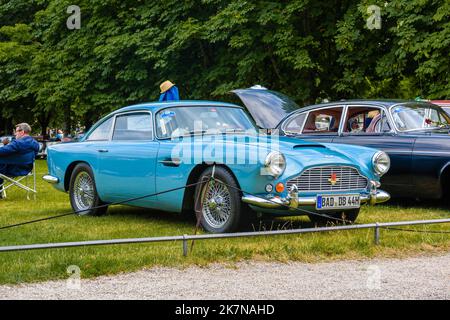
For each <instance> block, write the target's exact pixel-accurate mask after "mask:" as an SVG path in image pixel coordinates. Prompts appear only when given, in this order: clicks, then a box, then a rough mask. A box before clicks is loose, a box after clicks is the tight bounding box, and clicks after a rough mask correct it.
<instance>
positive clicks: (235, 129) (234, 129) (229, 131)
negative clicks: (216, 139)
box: [224, 128, 245, 133]
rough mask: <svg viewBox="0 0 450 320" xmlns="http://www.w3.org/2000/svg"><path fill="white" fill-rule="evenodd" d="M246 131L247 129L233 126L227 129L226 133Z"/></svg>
mask: <svg viewBox="0 0 450 320" xmlns="http://www.w3.org/2000/svg"><path fill="white" fill-rule="evenodd" d="M239 132H240V133H244V132H245V129H240V128H233V129H226V130H225V132H224V133H239Z"/></svg>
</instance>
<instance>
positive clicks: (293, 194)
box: [242, 185, 391, 210]
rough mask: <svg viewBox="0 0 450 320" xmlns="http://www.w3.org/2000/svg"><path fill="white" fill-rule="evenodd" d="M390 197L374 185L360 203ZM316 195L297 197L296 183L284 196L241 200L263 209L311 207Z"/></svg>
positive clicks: (244, 198)
mask: <svg viewBox="0 0 450 320" xmlns="http://www.w3.org/2000/svg"><path fill="white" fill-rule="evenodd" d="M390 198H391V196H390V195H389V193H387V192H385V191H383V190H377V189H376V187H375V185H374V186H373V187H372V190H371V192H370V194H368V195H365V194H363V195H361V197H360V201H361V204H366V203H368V204H370V205H375V204H377V203H383V202H386V201H388V200H389V199H390ZM316 200H317V197H315V196H314V197H299V196H298V189H297V186H296V185H293V186H292V188H291V190H290V191H289V195H288V196H287V197H286V198H279V197H272V198H268V199H264V198H262V197H256V196H253V195H245V196H243V197H242V201H243V202H245V203H248V204H250V205H253V206H255V207H260V208H264V209H285V210H287V209H290V210H295V209H296V208H297V207H311V206H314V207H315V206H316V202H317V201H316Z"/></svg>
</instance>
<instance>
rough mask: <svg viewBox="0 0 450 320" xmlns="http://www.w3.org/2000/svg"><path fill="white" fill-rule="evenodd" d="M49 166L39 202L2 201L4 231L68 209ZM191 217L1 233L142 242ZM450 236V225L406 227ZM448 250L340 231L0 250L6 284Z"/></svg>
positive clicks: (446, 239)
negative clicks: (75, 270)
mask: <svg viewBox="0 0 450 320" xmlns="http://www.w3.org/2000/svg"><path fill="white" fill-rule="evenodd" d="M46 172H47V167H46V162H45V161H42V160H39V161H37V174H38V191H39V194H38V196H37V199H36V201H33V200H31V201H28V200H27V199H26V195H25V193H24V192H22V191H21V190H18V189H10V190H9V193H8V198H7V199H3V200H0V227H1V226H5V225H10V224H14V223H19V222H23V221H28V220H33V219H39V218H44V217H47V216H51V215H56V214H60V213H65V212H70V211H71V208H70V204H69V198H68V195H67V194H65V193H61V192H59V191H56V190H54V189H53V188H52V187H51V186H50V185H48V184H47V183H45V182H43V181H42V180H41V179H40V177H41V176H42V175H44V174H45V173H46ZM448 217H450V210H449V209H448V207H447V208H446V207H445V206H443V205H441V204H439V203H437V202H426V203H420V204H417V203H415V202H408V203H406V204H405V203H391V204H389V205H383V206H377V207H366V206H365V207H363V209H362V210H361V213H360V217H359V218H358V223H370V222H387V221H398V220H420V219H439V218H448ZM194 224H195V221H194V219H193V217H186V216H182V215H177V214H171V213H164V212H156V211H152V210H147V209H139V208H131V207H125V206H115V207H111V208H110V209H109V211H108V214H107V215H105V216H102V217H79V216H68V217H63V218H59V219H55V220H50V221H44V222H39V223H34V224H30V225H25V226H20V227H16V228H11V229H5V230H0V246H6V245H17V244H33V243H49V242H68V241H83V240H97V239H114V238H138V237H153V236H171V235H182V234H193V232H194ZM311 226H312V225H311V223H309V220H308V219H307V218H306V217H295V218H278V219H275V220H264V221H261V222H259V223H258V224H257V225H255V227H254V228H255V229H258V230H277V229H282V228H292V227H294V228H297V227H302V228H305V227H311ZM408 228H409V229H410V228H415V229H419V230H445V231H450V224H441V225H432V226H415V227H408ZM448 251H450V235H449V234H428V233H411V232H398V231H388V230H382V231H381V244H380V245H379V246H376V245H374V244H373V230H355V231H340V232H329V233H313V234H304V235H289V236H274V237H255V238H240V239H217V240H203V241H197V242H196V243H195V246H194V251H193V252H192V253H189V255H188V257H183V254H182V244H181V242H174V243H161V244H137V245H134V244H133V245H110V246H100V247H83V248H66V249H53V250H35V251H24V252H10V253H0V284H12V283H22V282H36V281H44V280H49V279H67V278H68V277H69V274H68V273H67V268H68V267H69V266H71V265H76V266H78V267H79V268H80V269H81V276H82V278H88V277H94V276H99V275H105V274H115V273H119V272H129V271H135V270H139V269H142V268H144V267H152V266H156V265H159V266H176V267H183V266H188V265H192V264H196V265H200V266H203V265H207V264H208V263H211V262H224V263H230V265H231V266H232V265H233V263H234V262H236V261H239V260H245V259H253V260H260V261H264V260H265V261H269V260H270V261H274V260H275V261H282V262H287V261H303V262H317V261H329V260H336V259H362V258H369V257H403V256H411V255H419V254H429V253H440V252H448Z"/></svg>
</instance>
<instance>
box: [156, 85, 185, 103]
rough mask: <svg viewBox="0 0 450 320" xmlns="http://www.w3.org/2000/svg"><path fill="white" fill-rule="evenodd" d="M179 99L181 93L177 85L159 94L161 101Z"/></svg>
mask: <svg viewBox="0 0 450 320" xmlns="http://www.w3.org/2000/svg"><path fill="white" fill-rule="evenodd" d="M178 100H180V95H179V94H178V88H177V87H176V86H172V88H170V89H169V90H167V91H166V92H164V93H162V94H161V95H160V96H159V101H160V102H164V101H178Z"/></svg>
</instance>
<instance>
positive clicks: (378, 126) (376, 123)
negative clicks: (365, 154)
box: [234, 87, 450, 199]
mask: <svg viewBox="0 0 450 320" xmlns="http://www.w3.org/2000/svg"><path fill="white" fill-rule="evenodd" d="M234 93H236V94H237V95H238V96H239V97H240V98H241V99H242V101H244V102H245V105H246V107H247V109H248V111H249V112H250V113H251V114H252V116H253V117H254V118H255V120H256V122H257V124H258V125H259V126H260V127H263V128H268V129H269V128H270V129H277V130H279V133H280V134H281V135H285V136H290V137H297V138H300V139H303V140H309V141H315V142H321V143H339V144H342V143H344V144H350V145H359V146H367V147H372V148H376V149H379V150H383V151H385V152H386V153H387V154H388V155H389V157H390V158H391V168H390V170H389V172H388V173H387V174H386V175H384V176H383V178H382V179H381V184H382V185H383V189H385V190H386V191H387V192H389V193H390V194H391V196H392V197H408V198H419V199H438V198H443V197H445V196H447V197H448V196H449V195H450V135H449V130H450V116H449V115H448V114H447V113H446V112H444V111H443V110H442V108H441V107H439V106H437V105H434V104H431V103H429V102H425V101H401V100H350V101H345V100H343V101H337V102H330V103H323V104H317V105H311V106H307V107H303V108H300V107H299V106H298V105H297V104H296V103H295V102H294V101H292V100H291V99H290V98H289V97H287V96H286V95H283V94H281V93H279V92H275V91H270V90H266V89H264V88H261V87H259V88H250V89H242V90H235V91H234ZM353 155H354V156H355V157H358V156H359V155H358V154H357V153H354V154H353Z"/></svg>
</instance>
